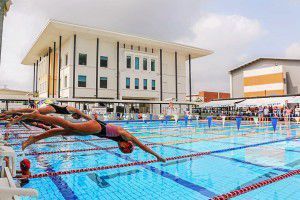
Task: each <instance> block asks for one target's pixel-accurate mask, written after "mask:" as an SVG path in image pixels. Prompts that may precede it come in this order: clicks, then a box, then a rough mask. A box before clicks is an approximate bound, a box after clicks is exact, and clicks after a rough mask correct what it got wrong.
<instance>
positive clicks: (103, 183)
mask: <svg viewBox="0 0 300 200" xmlns="http://www.w3.org/2000/svg"><path fill="white" fill-rule="evenodd" d="M115 124H118V125H120V126H122V127H124V128H125V129H127V130H128V131H129V132H132V133H133V134H134V135H135V136H136V137H138V138H139V139H140V140H141V141H142V142H143V143H145V144H148V145H150V147H151V148H152V149H153V150H154V151H155V152H157V153H158V154H160V155H162V156H163V157H165V158H168V161H167V162H166V163H161V162H153V163H147V161H149V160H153V159H155V157H153V156H152V155H150V154H148V153H145V152H144V151H142V150H141V149H139V148H136V149H135V151H134V152H133V153H132V154H122V153H121V152H120V151H119V150H118V149H117V148H114V147H116V143H115V142H113V141H109V140H103V139H99V138H97V137H93V136H87V137H78V136H77V137H68V138H62V137H55V138H49V139H46V140H43V141H41V143H39V144H33V145H31V146H30V147H28V149H26V150H25V154H26V157H27V158H28V159H30V161H31V166H32V168H31V169H32V174H33V175H34V176H38V174H41V176H42V175H45V173H46V172H61V171H68V174H65V175H58V173H54V174H53V175H54V176H49V173H48V174H47V173H46V175H45V176H44V177H35V178H32V179H30V183H29V184H27V185H26V186H25V187H27V188H36V189H37V190H38V191H39V197H38V199H52V200H53V199H68V200H69V199H88V200H91V199H107V200H108V199H109V200H111V199H139V200H141V199H147V200H148V199H168V200H169V199H176V200H178V199H212V198H214V197H216V196H219V195H222V194H227V193H229V192H231V191H235V190H236V191H240V190H241V189H243V188H247V187H248V186H249V187H250V186H252V185H255V184H256V183H261V182H264V181H266V180H267V181H268V180H274V178H276V177H278V176H281V175H284V178H282V179H280V180H277V181H274V182H272V181H270V182H269V183H268V184H267V185H265V186H263V187H257V188H252V189H251V190H249V191H247V192H245V193H240V192H238V194H237V195H236V196H235V197H234V199H268V200H269V199H274V200H278V199H295V200H299V199H300V190H299V185H300V175H299V173H294V171H295V170H299V169H300V156H299V155H300V143H299V138H300V126H299V125H297V124H278V126H277V130H276V132H274V131H273V128H272V126H271V124H264V125H260V126H256V125H253V124H249V123H246V122H243V123H242V125H241V128H240V130H239V131H238V130H237V128H236V123H235V122H227V123H226V125H225V127H222V124H221V123H219V122H213V124H212V127H211V128H208V126H207V123H206V122H198V123H197V122H195V121H193V122H189V123H188V124H185V123H184V122H179V123H178V124H175V123H174V122H168V123H166V122H159V121H157V122H147V123H144V122H132V123H131V122H130V123H115ZM2 131H3V128H2ZM12 132H13V133H14V134H13V135H14V136H12V137H11V138H10V140H9V142H10V143H12V144H13V145H12V146H13V148H14V149H15V150H16V152H17V154H18V161H20V160H21V159H22V158H23V155H22V151H21V150H20V148H21V146H20V142H21V141H23V140H25V139H26V137H27V136H28V135H29V134H30V133H31V134H37V133H38V131H31V132H28V131H25V130H24V129H23V128H18V127H13V131H12ZM14 137H17V138H18V139H15V138H14ZM101 148H102V149H101ZM82 149H87V150H86V151H85V150H83V151H82ZM73 150H74V151H77V150H80V151H77V152H72V151H73ZM47 152H52V153H47ZM199 152H206V153H203V154H201V153H199ZM141 161H145V162H141ZM137 162H138V163H137ZM128 163H131V164H128ZM122 164H126V165H122ZM103 166H109V167H103ZM101 167H102V168H101ZM80 169H85V171H83V172H80ZM71 170H74V171H71ZM289 173H290V176H285V174H289ZM23 199H29V198H23Z"/></svg>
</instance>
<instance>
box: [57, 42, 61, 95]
mask: <svg viewBox="0 0 300 200" xmlns="http://www.w3.org/2000/svg"><path fill="white" fill-rule="evenodd" d="M61 39H62V37H61V36H59V47H58V48H59V55H58V85H57V97H58V98H60V84H61V83H60V82H61V78H60V70H61Z"/></svg>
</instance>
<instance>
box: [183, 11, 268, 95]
mask: <svg viewBox="0 0 300 200" xmlns="http://www.w3.org/2000/svg"><path fill="white" fill-rule="evenodd" d="M192 31H193V32H194V35H195V37H194V38H193V39H189V38H183V39H181V40H179V42H183V43H187V44H190V45H192V46H198V47H200V48H207V49H210V50H212V51H214V54H212V55H210V56H207V57H204V58H200V59H197V60H195V61H194V62H193V65H192V68H193V72H192V74H197V76H194V77H193V83H195V86H194V88H193V91H194V92H197V91H198V90H219V91H229V76H228V71H229V69H231V68H233V67H235V66H236V65H238V64H240V63H241V62H243V63H244V62H245V60H246V59H247V60H248V59H249V58H250V57H249V55H248V54H247V49H248V48H249V47H250V46H251V44H252V43H253V42H254V41H255V40H257V39H258V38H260V37H262V36H263V35H265V34H266V31H264V29H263V28H262V26H261V24H260V23H259V21H257V20H255V19H249V18H246V17H244V16H240V15H216V14H207V15H203V16H202V17H201V18H200V19H199V20H198V22H197V23H196V24H195V25H194V26H193V27H192Z"/></svg>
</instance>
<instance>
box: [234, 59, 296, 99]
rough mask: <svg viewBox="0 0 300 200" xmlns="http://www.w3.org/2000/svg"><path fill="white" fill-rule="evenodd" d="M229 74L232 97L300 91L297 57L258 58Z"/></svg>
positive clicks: (286, 93) (289, 93)
mask: <svg viewBox="0 0 300 200" xmlns="http://www.w3.org/2000/svg"><path fill="white" fill-rule="evenodd" d="M229 74H230V94H231V97H232V98H241V97H260V96H274V95H294V94H299V93H300V79H299V74H300V60H297V59H278V58H259V59H256V60H254V61H252V62H249V63H247V64H245V65H242V66H240V67H237V68H235V69H233V70H231V71H229Z"/></svg>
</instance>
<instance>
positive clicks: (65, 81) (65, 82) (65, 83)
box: [64, 76, 68, 88]
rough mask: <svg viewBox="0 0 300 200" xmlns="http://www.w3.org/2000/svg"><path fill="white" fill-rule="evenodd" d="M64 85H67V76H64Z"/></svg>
mask: <svg viewBox="0 0 300 200" xmlns="http://www.w3.org/2000/svg"><path fill="white" fill-rule="evenodd" d="M64 86H65V88H66V87H68V77H67V76H65V80H64Z"/></svg>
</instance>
